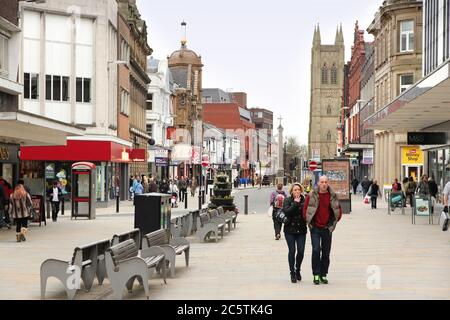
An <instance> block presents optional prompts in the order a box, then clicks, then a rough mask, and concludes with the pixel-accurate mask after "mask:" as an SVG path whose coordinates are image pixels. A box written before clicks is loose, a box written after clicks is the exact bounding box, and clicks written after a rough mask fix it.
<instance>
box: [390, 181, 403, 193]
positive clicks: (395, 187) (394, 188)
mask: <svg viewBox="0 0 450 320" xmlns="http://www.w3.org/2000/svg"><path fill="white" fill-rule="evenodd" d="M392 192H402V184H401V183H400V182H398V179H395V180H394V183H393V184H392Z"/></svg>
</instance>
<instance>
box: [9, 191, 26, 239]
mask: <svg viewBox="0 0 450 320" xmlns="http://www.w3.org/2000/svg"><path fill="white" fill-rule="evenodd" d="M31 206H32V203H31V197H30V195H29V194H28V193H27V192H26V191H25V188H24V187H23V185H21V184H18V185H17V186H16V188H15V189H14V193H13V194H12V196H11V201H10V206H9V214H10V216H11V217H13V218H14V221H15V222H16V240H17V242H21V241H26V240H27V239H26V237H25V236H26V234H27V228H28V218H29V216H30V208H31Z"/></svg>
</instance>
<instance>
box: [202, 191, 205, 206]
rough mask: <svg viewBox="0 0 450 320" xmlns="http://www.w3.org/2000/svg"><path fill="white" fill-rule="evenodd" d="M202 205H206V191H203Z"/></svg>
mask: <svg viewBox="0 0 450 320" xmlns="http://www.w3.org/2000/svg"><path fill="white" fill-rule="evenodd" d="M202 204H205V190H202Z"/></svg>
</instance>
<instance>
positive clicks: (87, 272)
mask: <svg viewBox="0 0 450 320" xmlns="http://www.w3.org/2000/svg"><path fill="white" fill-rule="evenodd" d="M95 273H96V270H94V269H93V268H92V267H91V266H86V267H84V268H83V271H82V272H81V278H82V279H83V284H84V289H85V291H86V292H89V291H91V289H92V285H93V284H94V279H95Z"/></svg>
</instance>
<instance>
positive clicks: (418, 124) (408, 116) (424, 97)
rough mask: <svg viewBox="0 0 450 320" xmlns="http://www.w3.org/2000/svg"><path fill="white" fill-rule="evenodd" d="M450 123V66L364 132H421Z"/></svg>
mask: <svg viewBox="0 0 450 320" xmlns="http://www.w3.org/2000/svg"><path fill="white" fill-rule="evenodd" d="M448 120H450V63H446V64H444V65H443V66H442V67H441V68H439V69H438V70H436V71H435V72H433V73H432V74H431V75H429V76H427V77H426V78H424V79H422V80H421V81H419V82H418V83H416V84H415V85H414V86H412V87H411V88H410V89H408V90H407V91H405V92H404V93H403V94H402V95H400V96H399V97H398V98H397V99H395V100H394V101H393V102H391V103H390V104H389V105H387V106H386V107H384V108H383V109H381V110H379V111H378V112H376V113H375V114H374V115H373V116H371V117H370V118H368V119H367V120H365V123H364V128H365V129H369V130H370V129H373V130H389V131H393V132H408V131H419V130H424V129H427V128H429V127H432V126H435V125H437V124H440V123H443V122H446V121H448Z"/></svg>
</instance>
